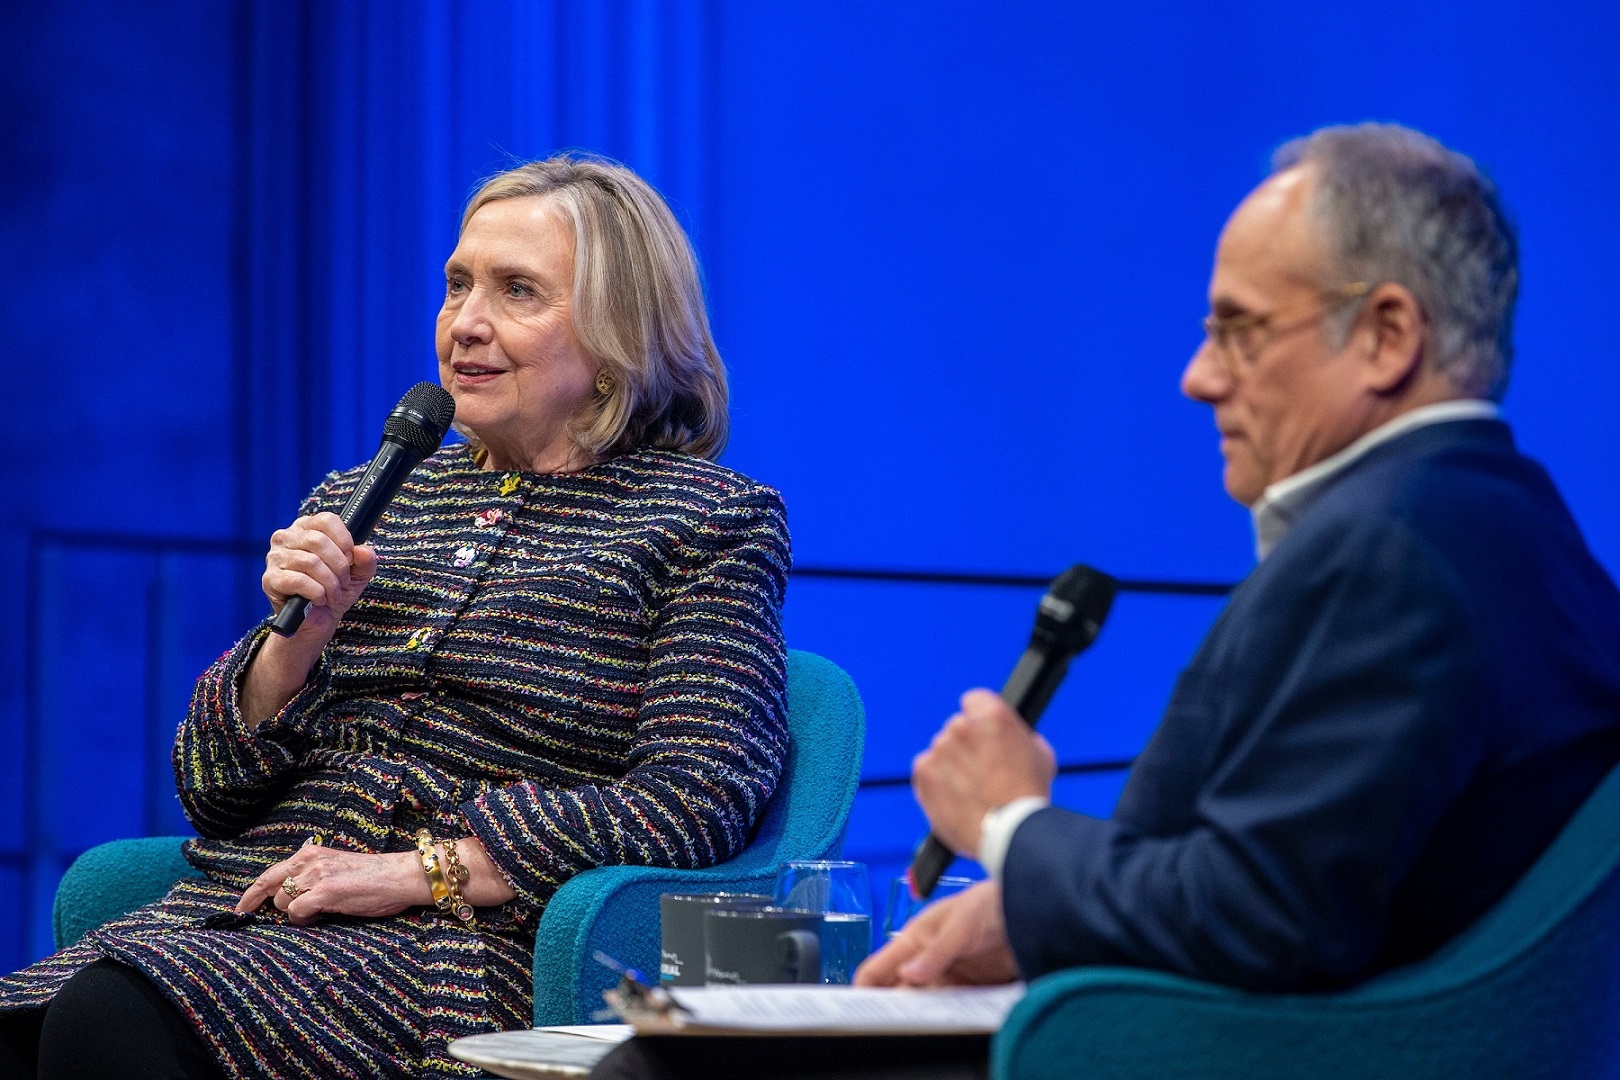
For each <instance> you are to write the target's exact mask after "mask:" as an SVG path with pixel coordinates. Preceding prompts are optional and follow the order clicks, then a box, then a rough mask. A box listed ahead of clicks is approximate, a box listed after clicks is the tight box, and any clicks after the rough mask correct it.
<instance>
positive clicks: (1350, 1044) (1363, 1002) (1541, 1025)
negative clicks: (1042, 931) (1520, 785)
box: [993, 769, 1620, 1080]
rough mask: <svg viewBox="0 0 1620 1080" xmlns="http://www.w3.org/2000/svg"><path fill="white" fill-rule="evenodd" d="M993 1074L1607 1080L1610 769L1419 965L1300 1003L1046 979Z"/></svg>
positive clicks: (1181, 985) (1613, 983)
mask: <svg viewBox="0 0 1620 1080" xmlns="http://www.w3.org/2000/svg"><path fill="white" fill-rule="evenodd" d="M993 1068H994V1075H995V1077H996V1078H997V1080H1081V1078H1090V1077H1106V1078H1107V1080H1149V1078H1151V1080H1192V1078H1194V1077H1197V1078H1199V1080H1239V1078H1242V1080H1271V1078H1281V1077H1309V1078H1311V1080H1383V1078H1392V1077H1393V1078H1402V1077H1412V1078H1416V1080H1463V1078H1468V1080H1480V1078H1501V1080H1509V1078H1512V1080H1519V1078H1527V1077H1546V1078H1548V1080H1552V1078H1571V1080H1573V1078H1575V1077H1580V1078H1582V1080H1602V1078H1612V1077H1620V769H1617V770H1616V771H1614V772H1612V773H1611V774H1610V775H1609V777H1608V779H1606V780H1604V781H1603V783H1602V784H1600V785H1599V786H1598V788H1597V790H1596V791H1594V792H1593V793H1592V795H1591V796H1590V797H1589V798H1588V799H1587V801H1586V803H1585V805H1584V806H1583V807H1582V808H1581V809H1580V810H1579V811H1578V812H1577V813H1576V814H1575V816H1574V817H1573V818H1571V820H1570V822H1569V824H1567V825H1566V826H1565V827H1564V829H1563V831H1562V832H1561V833H1560V834H1559V836H1558V839H1557V840H1555V841H1554V842H1553V844H1552V846H1551V847H1550V848H1548V849H1547V851H1546V852H1545V853H1544V854H1543V855H1542V857H1541V858H1540V859H1539V860H1538V861H1537V862H1536V863H1535V865H1534V866H1532V867H1531V869H1530V870H1529V872H1528V873H1527V874H1526V875H1525V876H1524V878H1523V879H1522V880H1521V881H1520V882H1519V883H1518V884H1517V885H1515V886H1514V887H1513V889H1512V890H1511V891H1510V892H1509V893H1508V894H1507V895H1506V896H1505V897H1503V898H1502V900H1501V901H1500V902H1499V903H1497V905H1496V906H1495V907H1494V908H1492V909H1491V910H1490V911H1488V912H1486V914H1485V915H1484V916H1482V917H1481V918H1480V920H1479V921H1478V922H1477V923H1475V924H1474V925H1473V926H1472V927H1470V928H1469V929H1468V930H1466V931H1464V932H1463V934H1462V935H1461V936H1459V937H1458V938H1457V939H1456V940H1455V941H1453V942H1452V943H1451V944H1450V945H1448V946H1446V947H1445V948H1443V949H1441V950H1440V951H1439V952H1438V953H1436V954H1435V955H1434V956H1432V957H1430V958H1429V959H1427V960H1424V961H1422V962H1420V963H1416V964H1413V965H1411V966H1410V967H1406V968H1402V969H1399V970H1396V971H1392V972H1389V973H1388V974H1386V975H1383V976H1380V977H1378V978H1375V979H1372V980H1371V981H1369V982H1367V983H1364V984H1362V985H1361V986H1358V987H1355V988H1353V989H1350V990H1346V991H1343V992H1341V993H1331V994H1309V995H1307V994H1249V993H1244V992H1242V991H1239V990H1233V989H1231V988H1230V987H1221V986H1215V985H1213V984H1210V983H1205V982H1199V981H1196V980H1193V979H1184V978H1180V977H1178V976H1174V975H1165V974H1160V973H1157V972H1150V971H1140V970H1133V969H1130V968H1113V967H1093V968H1074V969H1072V970H1069V971H1061V972H1057V973H1055V974H1053V975H1049V976H1047V977H1046V978H1043V979H1038V980H1036V981H1035V982H1034V983H1032V984H1031V985H1030V988H1029V993H1028V994H1027V995H1026V996H1025V997H1024V1000H1023V1001H1021V1002H1019V1004H1018V1006H1017V1007H1016V1008H1015V1009H1014V1010H1013V1012H1012V1015H1011V1016H1009V1017H1008V1018H1007V1023H1006V1025H1005V1026H1004V1027H1003V1028H1002V1030H1001V1033H1000V1034H999V1035H997V1036H996V1040H995V1043H994V1051H993Z"/></svg>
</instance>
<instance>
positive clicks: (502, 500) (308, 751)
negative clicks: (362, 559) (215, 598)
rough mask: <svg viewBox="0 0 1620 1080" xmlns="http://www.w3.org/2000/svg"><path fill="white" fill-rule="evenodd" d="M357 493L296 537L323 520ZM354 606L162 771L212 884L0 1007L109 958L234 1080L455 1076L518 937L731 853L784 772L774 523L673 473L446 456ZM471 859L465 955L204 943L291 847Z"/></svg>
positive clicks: (333, 941)
mask: <svg viewBox="0 0 1620 1080" xmlns="http://www.w3.org/2000/svg"><path fill="white" fill-rule="evenodd" d="M360 472H361V470H359V469H355V470H350V471H348V472H345V473H341V474H333V475H331V476H329V477H328V478H327V479H326V481H325V482H324V483H323V484H322V485H321V486H320V487H319V488H318V489H317V490H316V491H315V492H314V493H313V494H312V495H311V497H310V498H309V500H308V501H307V502H306V503H305V505H304V507H303V510H304V512H306V513H308V512H312V511H315V510H321V509H327V510H336V509H338V508H340V507H341V506H342V504H343V502H344V500H345V499H346V498H347V496H348V493H349V491H350V490H352V488H353V485H354V484H355V483H356V482H357V480H358V478H359V476H360ZM372 542H373V543H374V545H375V547H376V550H377V555H378V569H377V575H376V577H375V579H374V580H373V581H372V582H371V583H370V585H368V586H367V588H366V590H365V592H364V593H362V594H361V596H360V598H359V600H358V601H357V602H356V603H355V604H354V606H353V607H352V608H351V609H350V610H349V612H348V613H347V614H346V616H345V617H344V619H343V621H342V623H340V624H339V627H338V630H337V632H336V634H335V636H334V637H333V639H332V641H331V642H330V644H329V645H328V646H327V647H326V649H325V651H324V652H323V654H322V655H321V658H320V660H319V661H318V662H317V664H316V666H315V668H314V670H313V671H312V672H311V673H310V676H309V678H308V680H307V682H306V684H305V686H304V688H303V689H302V690H301V691H300V692H299V693H298V694H297V695H296V696H295V697H294V698H293V699H292V700H291V701H290V702H288V703H287V705H286V706H285V707H284V708H283V709H282V710H281V711H280V712H279V713H278V714H276V715H275V716H273V717H271V718H270V719H268V720H266V721H265V722H264V723H262V724H261V725H259V727H258V728H256V729H254V730H251V731H250V730H248V729H247V728H246V726H245V725H244V723H243V719H242V716H241V711H240V708H239V704H238V693H239V690H240V684H241V679H242V676H243V673H244V672H245V671H246V669H247V667H248V665H249V664H250V662H251V660H252V657H253V656H254V654H255V651H256V650H257V648H258V647H259V645H260V644H261V642H262V641H263V638H264V635H265V634H266V633H267V627H265V626H261V627H259V628H258V629H255V630H254V631H252V632H251V633H249V634H248V635H247V636H246V637H245V638H243V639H242V641H240V642H238V643H237V645H236V646H235V647H234V648H233V649H231V650H230V651H229V652H228V653H226V654H225V655H224V656H223V657H221V658H220V659H219V660H218V661H217V662H215V663H214V665H213V666H212V667H210V668H209V669H208V671H206V672H205V673H204V674H203V676H202V678H201V679H200V680H198V683H197V688H196V692H195V695H194V697H193V700H192V704H191V709H190V712H189V714H188V715H187V716H186V718H185V720H184V722H183V723H182V724H181V726H180V730H179V734H178V737H177V738H176V741H175V747H174V766H175V777H176V780H177V783H178V785H179V793H180V800H181V803H182V805H183V807H184V809H185V812H186V814H187V816H188V818H189V819H190V820H191V822H192V824H193V825H194V826H195V827H196V829H197V832H198V833H199V836H198V838H196V839H194V840H190V841H188V842H187V844H186V847H185V854H186V857H187V858H188V859H189V860H190V862H191V863H192V864H193V865H194V866H196V867H198V868H199V869H200V870H202V871H203V872H204V873H205V874H206V875H207V877H206V880H195V881H192V880H188V881H184V882H181V883H180V884H178V885H177V886H175V888H174V889H173V891H171V892H170V894H169V895H168V896H167V897H166V898H165V899H164V900H162V901H160V902H159V903H157V904H155V905H152V906H150V907H147V908H143V909H141V910H139V911H136V912H134V913H132V914H131V915H129V916H127V917H125V918H123V919H120V920H117V921H115V922H113V923H110V924H108V925H107V926H104V927H102V928H101V929H99V930H97V931H95V932H93V933H92V934H91V935H89V937H87V938H86V939H85V940H84V941H82V942H80V943H79V944H77V945H74V946H71V947H69V948H68V949H66V950H64V951H62V952H61V953H58V954H57V955H55V956H53V957H51V958H49V959H47V960H45V961H42V962H41V963H39V964H37V965H35V966H33V967H31V968H28V969H25V970H23V971H21V972H18V973H17V974H15V975H13V976H10V977H7V978H5V979H0V1009H4V1008H19V1007H29V1006H34V1007H37V1006H40V1005H43V1004H45V1003H46V1002H47V1001H48V1000H49V998H50V996H51V995H52V994H53V993H54V992H55V991H56V989H57V988H58V987H60V986H61V984H62V983H63V982H65V981H66V979H67V978H68V977H69V976H71V975H72V973H73V972H75V971H77V970H78V969H79V968H80V967H82V966H83V965H85V964H87V963H89V962H90V961H92V960H95V959H97V958H99V957H102V956H108V957H112V958H114V959H116V960H119V961H122V962H124V963H127V964H130V965H133V966H134V967H136V968H138V969H140V970H141V971H142V972H144V973H145V974H146V975H147V976H149V977H150V978H151V979H152V980H153V981H154V982H155V983H156V984H157V985H158V986H159V987H160V988H162V989H163V991H164V992H165V993H166V994H167V995H168V996H169V997H170V998H171V999H173V1000H174V1001H175V1002H176V1003H177V1004H178V1006H179V1007H180V1009H181V1011H182V1012H183V1013H184V1014H185V1015H186V1017H187V1018H188V1019H189V1020H190V1021H191V1023H192V1024H193V1025H194V1026H195V1027H196V1028H197V1030H198V1031H199V1032H200V1033H201V1035H202V1036H203V1038H204V1040H205V1042H206V1043H207V1044H208V1045H209V1046H210V1047H211V1048H212V1049H213V1050H214V1051H215V1053H216V1054H217V1055H218V1057H219V1059H220V1061H221V1062H222V1063H223V1065H224V1067H225V1070H226V1072H227V1074H228V1075H231V1076H234V1077H249V1076H266V1077H288V1078H291V1077H305V1076H334V1077H335V1076H388V1077H393V1076H398V1077H406V1076H410V1077H419V1076H425V1077H438V1076H460V1075H476V1072H477V1070H475V1069H472V1068H471V1067H470V1066H467V1065H465V1064H463V1063H461V1062H457V1061H455V1060H453V1059H451V1058H449V1057H448V1056H447V1054H446V1052H445V1047H446V1044H447V1043H448V1042H449V1041H450V1040H451V1039H454V1038H458V1037H460V1036H462V1035H467V1034H472V1033H475V1032H480V1031H488V1030H492V1029H497V1028H499V1029H509V1028H514V1027H524V1026H527V1024H528V1023H529V1013H530V1000H531V995H532V990H533V985H532V974H531V967H532V953H533V947H534V934H535V928H536V926H537V924H538V919H539V913H540V911H541V909H542V908H543V907H544V905H545V903H546V901H547V899H548V898H549V897H550V896H551V895H552V893H553V892H555V891H556V889H557V887H558V886H559V885H560V884H562V883H563V882H564V881H566V880H568V878H570V877H572V876H573V875H574V874H577V873H579V872H581V871H583V870H587V869H590V868H591V867H595V866H603V865H610V864H623V863H633V864H644V865H660V866H676V867H697V866H704V865H709V864H712V863H716V862H719V861H722V860H725V859H727V858H729V857H731V856H733V855H735V854H736V853H737V852H738V851H740V850H741V848H742V847H743V845H744V843H745V842H746V840H747V838H748V836H749V833H750V830H751V828H752V826H753V823H754V822H755V820H756V819H757V817H758V815H759V814H760V812H761V811H762V809H763V808H764V805H765V803H766V801H767V800H768V799H769V798H770V796H771V793H772V791H773V790H774V788H775V785H776V782H777V779H778V777H779V776H780V773H781V768H782V763H783V760H784V756H785V752H786V739H787V734H786V717H785V700H784V699H785V679H786V675H785V664H786V656H785V650H784V647H783V642H782V634H781V622H780V610H781V603H782V597H783V592H784V589H785V584H786V574H787V570H788V562H789V553H788V538H787V530H786V521H785V516H784V512H783V508H782V504H781V500H780V498H779V497H778V496H777V494H776V493H775V492H774V491H772V490H770V489H769V488H766V487H763V486H761V485H758V484H755V483H753V482H751V481H749V480H748V479H746V478H745V477H742V476H740V475H738V474H736V473H734V472H731V471H729V470H726V469H724V468H722V467H720V466H718V465H714V464H712V463H710V462H708V461H705V460H702V459H699V458H695V457H692V456H689V455H683V454H676V453H670V452H663V451H651V450H642V451H637V452H634V453H630V454H626V455H624V456H621V457H618V458H615V459H613V460H610V461H607V462H605V463H602V464H599V465H596V466H593V467H591V468H587V469H585V470H582V471H580V472H576V473H568V474H545V475H543V474H529V473H516V472H512V473H499V472H484V471H480V470H478V469H477V468H476V467H475V465H474V464H473V462H472V460H471V455H470V453H469V452H468V449H467V448H466V447H465V446H463V445H456V446H451V447H447V448H444V449H442V450H440V451H439V452H438V453H436V454H434V455H433V456H432V457H430V458H429V459H427V460H426V461H425V462H424V463H423V464H422V465H421V466H420V467H419V468H418V469H417V470H416V472H415V473H413V474H412V476H411V477H410V478H409V480H407V482H406V484H405V485H404V487H403V488H402V489H401V491H400V493H399V495H398V496H397V497H396V498H395V500H394V502H393V504H392V505H391V506H390V508H389V510H388V512H387V513H386V514H385V515H384V516H383V518H382V520H381V521H380V522H379V524H378V526H377V528H376V531H375V533H374V535H373V540H372ZM423 827H425V828H428V829H430V830H431V831H432V832H433V833H434V835H436V836H451V837H456V836H468V835H471V836H475V837H477V838H478V839H479V840H481V841H482V842H483V844H484V846H485V848H486V849H487V850H488V853H489V856H490V858H491V859H492V860H493V862H494V863H495V865H496V866H497V867H498V868H499V870H500V872H501V873H502V874H503V875H504V876H505V877H506V879H507V880H508V882H509V883H510V884H511V886H512V888H513V890H514V891H515V892H516V894H517V897H516V899H515V900H513V901H511V902H509V903H507V904H505V905H503V906H501V907H499V908H493V909H483V910H480V911H479V913H478V919H477V923H476V926H474V927H472V928H467V927H463V926H461V925H459V924H457V923H456V921H455V920H454V919H450V918H446V917H444V916H441V915H439V914H438V913H437V912H435V911H434V910H432V909H431V908H415V909H410V910H407V911H406V912H404V913H402V914H400V915H398V916H394V917H391V918H385V919H363V918H350V917H327V918H323V919H322V920H321V921H320V922H318V923H317V924H315V925H313V926H310V927H304V928H300V927H295V926H292V925H290V924H289V923H287V922H286V920H285V918H284V917H283V916H281V915H280V914H279V913H278V912H275V911H274V910H273V908H272V907H270V906H269V905H266V907H265V908H264V909H263V910H262V911H261V912H260V913H259V914H258V916H257V917H256V918H255V919H254V921H253V922H251V923H250V924H248V925H246V926H241V927H234V928H232V927H226V926H223V925H222V924H223V923H224V922H225V920H224V916H223V914H222V913H225V912H228V911H229V909H230V908H231V907H232V906H233V905H234V904H235V902H236V898H237V897H238V896H239V895H240V894H241V891H242V890H243V889H244V888H246V886H247V885H248V884H249V883H250V882H251V881H252V880H253V879H254V878H255V877H257V876H258V874H260V873H261V872H262V871H263V870H264V869H265V868H266V867H268V866H269V865H271V864H273V863H275V862H277V861H279V860H281V859H283V858H285V857H287V856H288V855H290V854H291V853H292V852H293V851H294V850H295V849H296V848H297V847H298V846H299V845H300V844H302V843H303V842H304V841H305V839H306V838H308V837H309V836H310V835H312V834H317V833H318V834H321V835H322V836H323V837H324V838H326V842H328V843H331V844H336V845H340V846H342V847H345V848H349V849H352V850H357V851H367V852H394V851H406V850H410V849H411V848H412V847H413V843H412V836H413V834H414V833H415V831H416V830H417V829H419V828H423Z"/></svg>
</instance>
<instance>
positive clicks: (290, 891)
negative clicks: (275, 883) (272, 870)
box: [281, 876, 303, 900]
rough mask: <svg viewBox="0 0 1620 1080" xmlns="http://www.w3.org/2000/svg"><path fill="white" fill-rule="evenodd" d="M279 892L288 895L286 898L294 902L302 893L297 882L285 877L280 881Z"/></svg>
mask: <svg viewBox="0 0 1620 1080" xmlns="http://www.w3.org/2000/svg"><path fill="white" fill-rule="evenodd" d="M281 891H282V892H284V893H286V894H287V895H288V897H290V898H291V899H293V900H296V899H298V894H299V893H300V892H302V891H303V890H301V889H300V888H299V887H298V882H296V881H294V880H293V879H292V878H291V877H290V876H289V877H286V878H283V879H282V882H281Z"/></svg>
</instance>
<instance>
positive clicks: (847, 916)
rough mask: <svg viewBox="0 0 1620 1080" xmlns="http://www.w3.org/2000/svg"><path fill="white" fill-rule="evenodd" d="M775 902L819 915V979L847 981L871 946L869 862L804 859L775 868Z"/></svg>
mask: <svg viewBox="0 0 1620 1080" xmlns="http://www.w3.org/2000/svg"><path fill="white" fill-rule="evenodd" d="M775 905H776V906H777V907H779V908H786V909H788V910H789V911H809V912H814V913H816V914H819V915H820V916H821V981H822V982H824V983H847V982H849V981H850V979H852V978H854V976H855V969H856V968H857V967H859V966H860V963H861V961H862V960H865V959H866V955H867V953H870V952H871V951H872V889H871V886H870V885H869V884H868V883H867V879H866V864H865V863H858V862H836V861H831V860H826V859H805V860H799V861H796V862H786V863H783V864H782V866H781V868H780V869H778V870H777V871H776V897H775Z"/></svg>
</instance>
